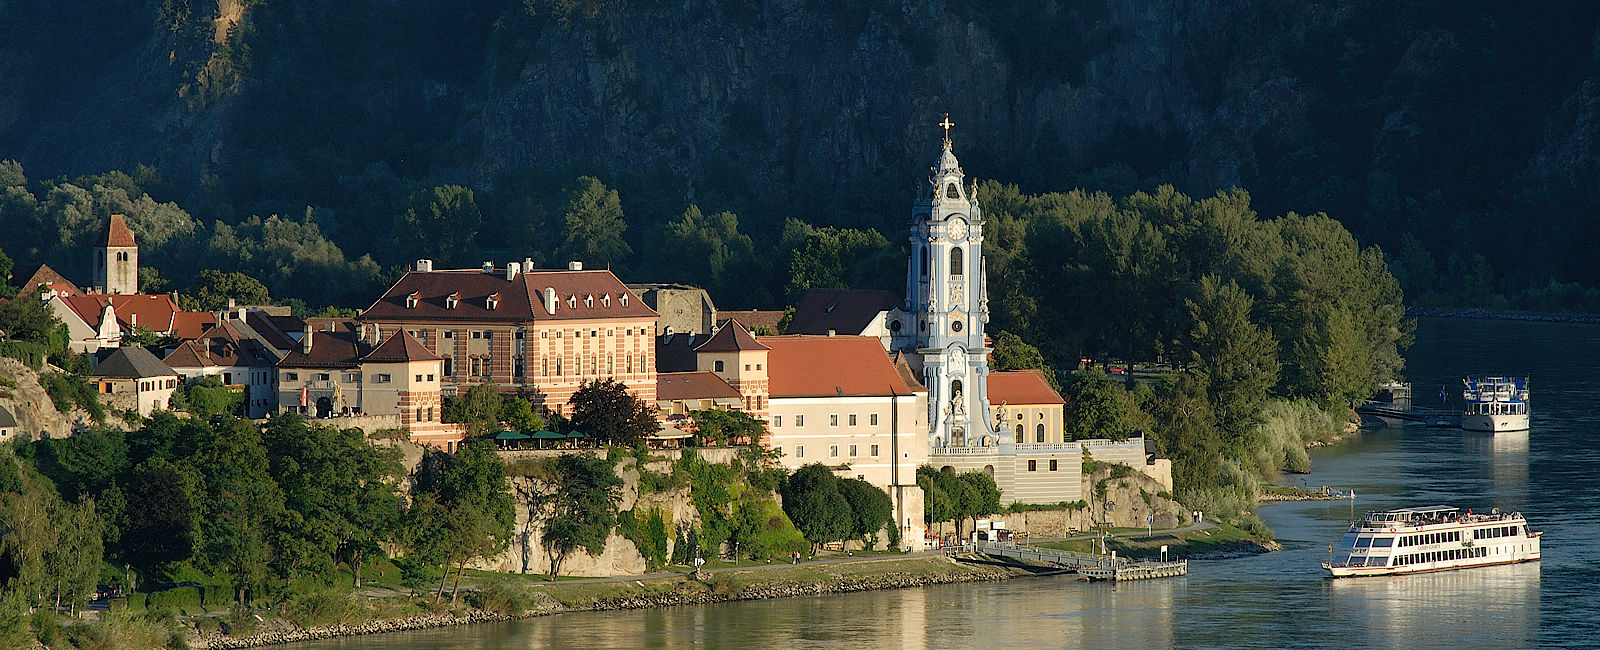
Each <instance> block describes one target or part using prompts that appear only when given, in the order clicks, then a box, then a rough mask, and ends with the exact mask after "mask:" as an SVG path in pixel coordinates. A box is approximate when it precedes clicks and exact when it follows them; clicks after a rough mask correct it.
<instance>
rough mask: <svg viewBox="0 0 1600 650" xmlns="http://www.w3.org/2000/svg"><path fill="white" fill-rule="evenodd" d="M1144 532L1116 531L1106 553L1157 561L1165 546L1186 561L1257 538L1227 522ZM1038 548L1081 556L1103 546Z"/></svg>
mask: <svg viewBox="0 0 1600 650" xmlns="http://www.w3.org/2000/svg"><path fill="white" fill-rule="evenodd" d="M1144 532H1145V529H1143V528H1115V529H1112V535H1113V537H1111V538H1109V539H1107V540H1106V550H1108V551H1116V552H1117V555H1119V556H1123V557H1131V558H1154V557H1159V556H1160V555H1161V546H1162V545H1163V544H1165V545H1166V546H1167V554H1168V556H1169V557H1179V558H1182V557H1186V556H1189V555H1194V554H1197V553H1203V552H1205V551H1209V550H1213V549H1216V548H1218V547H1221V546H1223V545H1225V544H1231V543H1234V542H1240V541H1244V540H1250V539H1254V538H1253V537H1251V536H1250V533H1248V532H1245V531H1244V530H1243V529H1240V528H1237V527H1234V526H1230V525H1228V524H1224V523H1219V524H1217V526H1216V527H1215V528H1209V529H1204V530H1195V531H1186V532H1182V533H1165V534H1162V533H1158V534H1156V535H1155V536H1154V537H1145V535H1144ZM1038 545H1039V546H1043V547H1045V548H1053V549H1059V550H1063V551H1077V552H1079V553H1097V552H1099V550H1100V545H1099V544H1097V543H1096V542H1095V540H1092V539H1082V540H1072V541H1066V542H1043V543H1040V544H1038Z"/></svg>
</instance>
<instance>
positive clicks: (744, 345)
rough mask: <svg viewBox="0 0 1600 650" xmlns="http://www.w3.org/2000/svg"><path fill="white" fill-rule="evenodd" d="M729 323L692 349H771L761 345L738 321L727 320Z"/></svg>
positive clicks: (697, 350)
mask: <svg viewBox="0 0 1600 650" xmlns="http://www.w3.org/2000/svg"><path fill="white" fill-rule="evenodd" d="M729 323H730V324H729V325H727V326H723V328H722V329H719V330H717V333H716V334H712V335H711V339H710V340H708V341H706V342H705V343H701V344H700V345H699V346H697V347H695V349H694V351H695V352H696V353H700V352H739V351H742V350H771V349H772V348H769V347H767V346H765V345H762V344H761V342H760V341H757V340H756V337H754V336H751V335H750V331H749V330H746V329H745V328H744V326H743V325H740V324H739V321H729Z"/></svg>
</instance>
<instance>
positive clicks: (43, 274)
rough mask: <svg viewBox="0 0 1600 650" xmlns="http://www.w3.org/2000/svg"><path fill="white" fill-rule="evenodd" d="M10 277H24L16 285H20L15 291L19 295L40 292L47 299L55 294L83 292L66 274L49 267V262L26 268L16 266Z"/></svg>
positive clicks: (68, 294)
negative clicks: (19, 288)
mask: <svg viewBox="0 0 1600 650" xmlns="http://www.w3.org/2000/svg"><path fill="white" fill-rule="evenodd" d="M12 277H16V278H26V279H25V280H23V281H22V282H20V283H18V284H17V286H18V287H21V290H20V291H18V292H17V295H19V296H34V295H41V294H42V295H43V297H44V299H45V300H49V299H50V298H52V297H54V296H57V295H66V296H73V295H77V294H80V293H83V291H81V290H79V289H78V285H75V284H73V283H72V281H71V280H68V279H67V278H66V276H63V275H61V274H60V273H57V272H56V270H55V269H52V268H50V265H49V264H40V265H39V266H37V267H28V268H22V267H17V268H16V269H13V273H12Z"/></svg>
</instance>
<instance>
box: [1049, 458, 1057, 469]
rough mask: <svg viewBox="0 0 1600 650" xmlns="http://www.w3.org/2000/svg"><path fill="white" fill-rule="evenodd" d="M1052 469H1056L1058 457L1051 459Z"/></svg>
mask: <svg viewBox="0 0 1600 650" xmlns="http://www.w3.org/2000/svg"><path fill="white" fill-rule="evenodd" d="M1050 471H1052V472H1054V471H1056V459H1054V458H1051V459H1050Z"/></svg>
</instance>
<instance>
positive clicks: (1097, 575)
mask: <svg viewBox="0 0 1600 650" xmlns="http://www.w3.org/2000/svg"><path fill="white" fill-rule="evenodd" d="M951 550H955V551H959V552H966V553H981V554H983V555H987V556H989V557H998V558H1005V559H1007V560H1011V561H1013V562H1031V563H1035V564H1045V565H1049V566H1056V567H1061V568H1063V569H1066V570H1068V571H1071V572H1073V573H1077V574H1078V575H1080V576H1083V577H1084V578H1086V579H1088V580H1112V581H1116V580H1142V579H1147V578H1167V577H1173V576H1182V575H1188V574H1189V561H1188V560H1174V561H1170V562H1147V561H1135V560H1129V559H1128V558H1123V557H1117V556H1115V555H1100V554H1097V553H1079V552H1076V551H1061V550H1056V549H1053V548H1044V547H1041V546H1029V545H1027V544H1014V543H1011V542H976V543H973V544H965V545H962V546H958V547H954V548H952V549H951Z"/></svg>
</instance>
